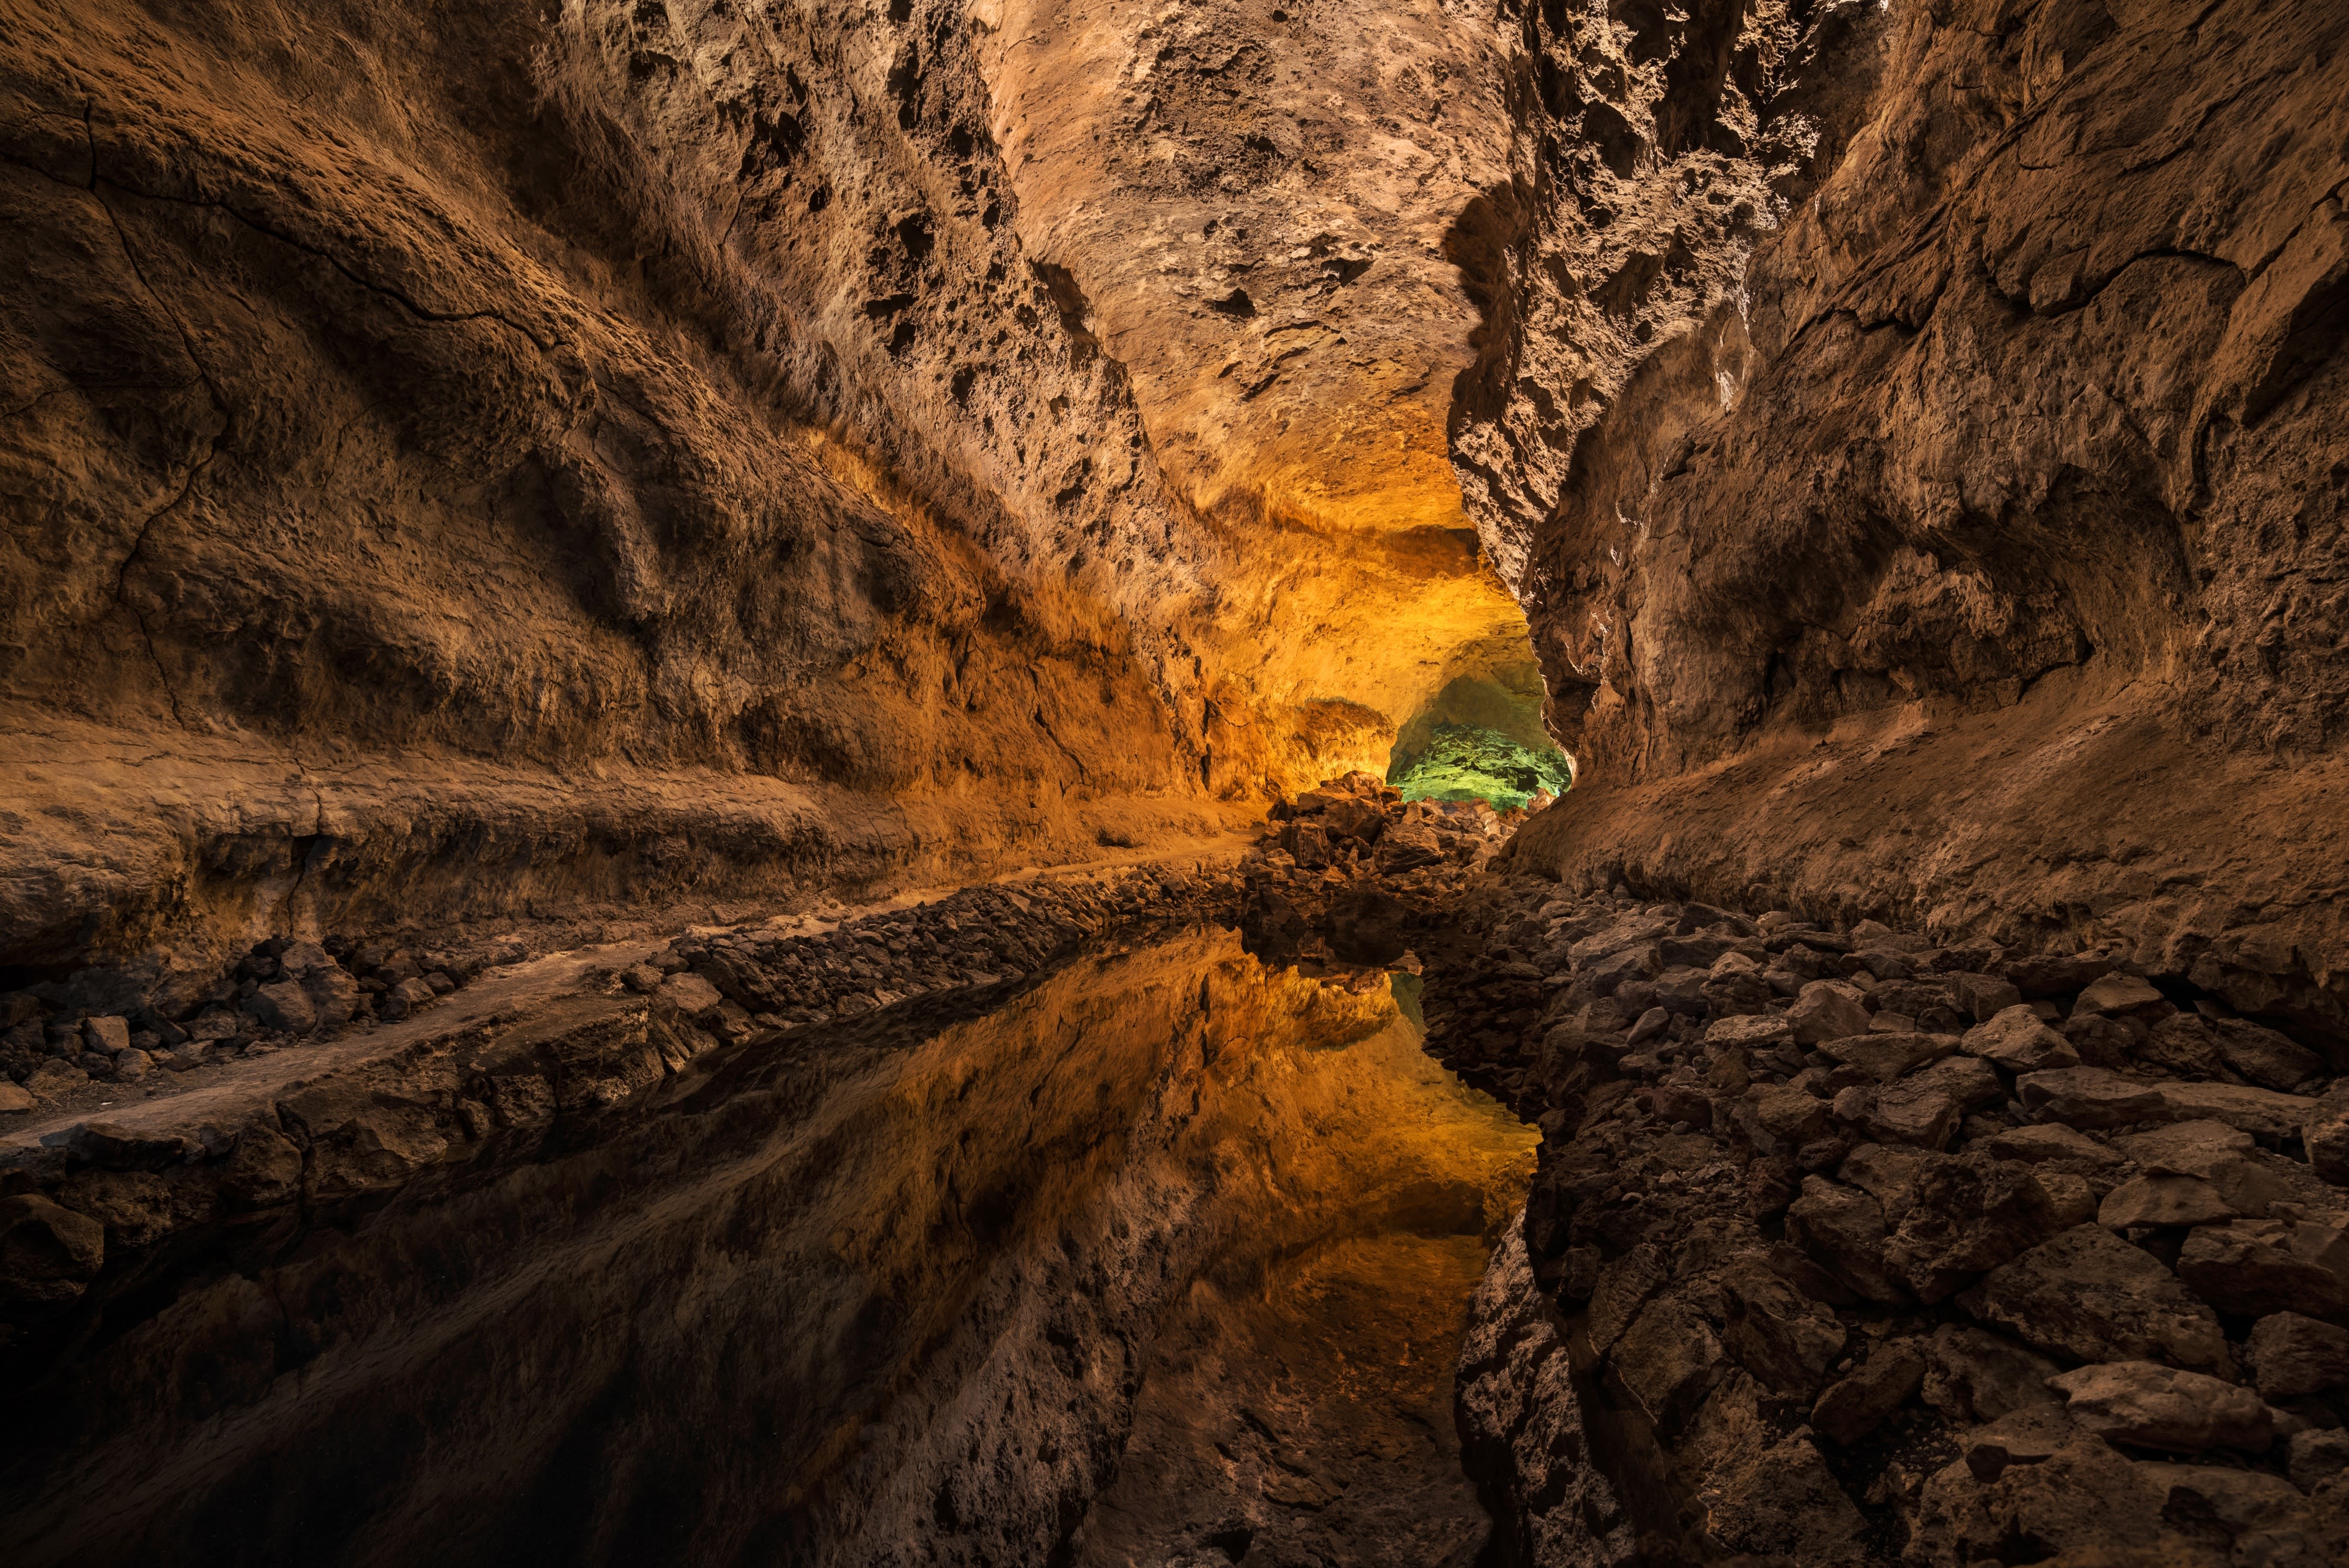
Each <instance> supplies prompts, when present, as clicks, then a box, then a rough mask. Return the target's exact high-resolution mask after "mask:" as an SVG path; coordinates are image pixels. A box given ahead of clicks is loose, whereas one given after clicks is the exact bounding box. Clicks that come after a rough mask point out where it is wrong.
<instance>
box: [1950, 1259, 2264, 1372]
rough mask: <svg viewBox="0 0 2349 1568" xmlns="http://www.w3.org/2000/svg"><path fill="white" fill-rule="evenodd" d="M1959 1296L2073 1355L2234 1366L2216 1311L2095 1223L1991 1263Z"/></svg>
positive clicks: (1980, 1314)
mask: <svg viewBox="0 0 2349 1568" xmlns="http://www.w3.org/2000/svg"><path fill="white" fill-rule="evenodd" d="M1958 1304H1959V1305H1960V1306H1961V1307H1962V1308H1964V1309H1965V1310H1966V1311H1967V1312H1968V1313H1969V1314H1971V1315H1972V1316H1973V1317H1975V1318H1976V1319H1977V1320H1979V1321H1981V1322H1982V1323H1986V1324H1992V1325H1994V1326H1996V1327H2000V1328H2003V1329H2006V1330H2008V1331H2010V1332H2011V1333H2013V1334H2014V1335H2015V1336H2016V1337H2017V1338H2019V1339H2021V1340H2022V1341H2023V1343H2024V1344H2026V1345H2031V1346H2033V1348H2035V1349H2038V1350H2043V1351H2045V1352H2047V1353H2048V1354H2049V1355H2059V1356H2065V1357H2068V1358H2070V1359H2071V1360H2074V1361H2138V1360H2151V1361H2162V1362H2166V1363H2168V1364H2169V1365H2171V1366H2183V1367H2187V1368H2189V1369H2192V1370H2197V1371H2206V1372H2209V1373H2212V1374H2214V1375H2222V1376H2225V1375H2231V1374H2232V1372H2233V1370H2234V1366H2233V1360H2232V1357H2231V1355H2230V1353H2229V1351H2228V1348H2227V1336H2226V1334H2225V1333H2224V1331H2222V1330H2221V1329H2220V1326H2219V1318H2218V1314H2216V1313H2214V1312H2212V1311H2211V1310H2210V1308H2209V1306H2207V1305H2205V1304H2203V1303H2201V1302H2199V1301H2198V1300H2196V1299H2195V1298H2194V1297H2193V1296H2192V1295H2190V1294H2189V1293H2188V1292H2187V1290H2186V1287H2185V1286H2183V1285H2181V1284H2180V1283H2179V1282H2178V1279H2177V1277H2176V1276H2174V1275H2173V1274H2171V1273H2170V1272H2169V1271H2168V1269H2165V1268H2163V1267H2162V1266H2161V1264H2160V1263H2159V1262H2158V1261H2156V1260H2155V1259H2154V1258H2152V1257H2150V1256H2148V1255H2147V1253H2145V1252H2143V1251H2139V1250H2138V1249H2137V1248H2135V1247H2132V1246H2130V1245H2129V1244H2128V1243H2127V1241H2122V1240H2121V1239H2120V1238H2118V1237H2117V1236H2115V1235H2114V1234H2113V1233H2112V1232H2111V1231H2106V1230H2105V1229H2104V1228H2103V1227H2101V1226H2097V1225H2093V1224H2090V1225H2075V1226H2074V1227H2073V1228H2072V1229H2070V1230H2069V1231H2064V1232H2062V1233H2061V1234H2059V1235H2056V1236H2054V1237H2051V1238H2050V1239H2049V1240H2047V1241H2043V1242H2041V1243H2040V1244H2039V1245H2037V1246H2036V1247H2033V1248H2032V1249H2031V1250H2030V1251H2026V1252H2024V1253H2023V1254H2022V1255H2021V1256H2019V1257H2017V1258H2016V1259H2015V1260H2014V1261H2013V1262H2010V1263H2007V1264H2004V1265H2002V1267H2000V1268H1997V1269H1994V1270H1992V1272H1991V1273H1990V1274H1989V1275H1988V1277H1986V1278H1985V1279H1984V1280H1983V1281H1982V1283H1981V1284H1979V1285H1977V1286H1975V1287H1974V1288H1973V1289H1972V1290H1971V1291H1968V1292H1966V1293H1964V1294H1963V1295H1961V1296H1960V1297H1959V1298H1958Z"/></svg>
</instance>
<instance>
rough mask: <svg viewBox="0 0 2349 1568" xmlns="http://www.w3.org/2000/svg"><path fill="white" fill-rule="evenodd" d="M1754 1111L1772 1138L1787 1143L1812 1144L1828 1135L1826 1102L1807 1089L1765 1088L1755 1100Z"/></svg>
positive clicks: (1790, 1087)
mask: <svg viewBox="0 0 2349 1568" xmlns="http://www.w3.org/2000/svg"><path fill="white" fill-rule="evenodd" d="M1754 1115H1755V1116H1758V1117H1759V1118H1760V1119H1761V1122H1762V1125H1763V1126H1764V1127H1766V1128H1768V1129H1769V1131H1770V1134H1771V1136H1772V1137H1777V1138H1782V1139H1784V1140H1785V1142H1787V1143H1791V1144H1806V1143H1810V1142H1812V1141H1814V1140H1815V1139H1817V1138H1822V1137H1826V1134H1827V1104H1826V1101H1825V1100H1822V1099H1819V1098H1818V1097H1816V1096H1814V1095H1812V1094H1810V1093H1808V1092H1807V1091H1806V1090H1802V1089H1797V1088H1794V1087H1792V1086H1788V1087H1783V1088H1772V1089H1765V1090H1764V1091H1763V1092H1762V1094H1761V1096H1759V1097H1758V1098H1756V1099H1755V1100H1754Z"/></svg>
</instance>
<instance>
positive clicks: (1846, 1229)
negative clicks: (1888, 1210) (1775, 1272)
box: [1786, 1176, 1909, 1306]
mask: <svg viewBox="0 0 2349 1568" xmlns="http://www.w3.org/2000/svg"><path fill="white" fill-rule="evenodd" d="M1786 1238H1787V1240H1789V1241H1793V1242H1794V1243H1795V1245H1796V1246H1798V1247H1800V1248H1801V1249H1802V1250H1803V1251H1806V1252H1807V1253H1808V1254H1810V1256H1811V1257H1812V1258H1813V1259H1814V1260H1815V1261H1816V1262H1817V1263H1818V1264H1819V1266H1820V1267H1821V1268H1824V1269H1825V1270H1826V1272H1828V1273H1830V1274H1832V1275H1834V1276H1835V1277H1836V1278H1837V1279H1838V1280H1840V1281H1842V1282H1844V1283H1845V1284H1846V1285H1847V1286H1849V1287H1850V1288H1851V1289H1852V1290H1853V1291H1854V1292H1856V1293H1858V1294H1859V1295H1861V1296H1862V1297H1865V1298H1866V1299H1867V1300H1868V1301H1872V1302H1881V1303H1884V1304H1886V1305H1888V1306H1905V1305H1907V1304H1908V1303H1909V1293H1908V1291H1907V1290H1906V1289H1905V1288H1904V1287H1903V1286H1902V1285H1901V1283H1900V1282H1899V1280H1898V1279H1896V1278H1895V1277H1894V1276H1893V1275H1892V1273H1891V1272H1889V1270H1887V1269H1886V1268H1885V1266H1884V1261H1883V1254H1884V1240H1885V1227H1884V1210H1883V1208H1882V1206H1881V1205H1879V1204H1878V1202H1877V1201H1876V1199H1873V1198H1871V1197H1869V1196H1868V1194H1867V1193H1865V1192H1855V1191H1854V1190H1852V1189H1850V1188H1848V1187H1840V1186H1837V1184H1836V1183H1834V1182H1832V1181H1829V1180H1827V1179H1826V1178H1824V1177H1818V1176H1809V1177H1805V1178H1804V1179H1803V1191H1802V1196H1801V1197H1799V1198H1797V1199H1795V1201H1794V1202H1793V1203H1792V1204H1791V1205H1789V1206H1788V1208H1787V1210H1786Z"/></svg>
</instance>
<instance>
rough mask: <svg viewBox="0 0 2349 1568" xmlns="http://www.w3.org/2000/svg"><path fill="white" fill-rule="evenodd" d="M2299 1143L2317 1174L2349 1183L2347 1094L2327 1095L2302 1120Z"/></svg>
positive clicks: (2345, 1185)
mask: <svg viewBox="0 0 2349 1568" xmlns="http://www.w3.org/2000/svg"><path fill="white" fill-rule="evenodd" d="M2300 1140H2301V1147H2302V1148H2304V1149H2306V1150H2307V1152H2308V1163H2309V1166H2310V1168H2313V1170H2314V1171H2315V1172H2316V1174H2317V1175H2319V1176H2321V1177H2323V1179H2325V1180H2327V1181H2330V1182H2332V1183H2333V1185H2335V1186H2337V1187H2349V1096H2344V1095H2340V1094H2337V1093H2336V1094H2333V1095H2327V1096H2325V1097H2324V1099H2323V1101H2322V1102H2320V1103H2318V1104H2316V1105H2314V1106H2310V1108H2309V1110H2308V1113H2307V1115H2306V1116H2305V1117H2304V1118H2303V1119H2302V1122H2301V1128H2300Z"/></svg>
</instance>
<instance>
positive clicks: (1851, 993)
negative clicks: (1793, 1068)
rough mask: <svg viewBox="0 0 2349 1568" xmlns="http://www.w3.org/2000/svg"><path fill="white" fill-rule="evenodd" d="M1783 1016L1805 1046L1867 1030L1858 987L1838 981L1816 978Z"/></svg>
mask: <svg viewBox="0 0 2349 1568" xmlns="http://www.w3.org/2000/svg"><path fill="white" fill-rule="evenodd" d="M1785 1019H1786V1025H1787V1027H1788V1028H1790V1029H1792V1030H1793V1031H1794V1033H1795V1040H1796V1041H1797V1042H1799V1043H1800V1044H1805V1045H1816V1044H1818V1043H1819V1042H1820V1041H1822V1040H1839V1039H1843V1038H1846V1037H1847V1036H1850V1035H1853V1034H1865V1033H1868V1007H1867V1005H1866V1002H1864V1000H1863V998H1862V993H1861V992H1860V990H1859V988H1858V987H1857V986H1855V985H1848V984H1846V983H1845V982H1844V981H1839V980H1815V981H1811V982H1810V983H1809V984H1808V985H1806V986H1805V987H1803V989H1802V992H1801V994H1799V995H1798V996H1796V997H1795V1003H1794V1005H1793V1006H1792V1007H1789V1008H1788V1009H1786V1012H1785Z"/></svg>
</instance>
